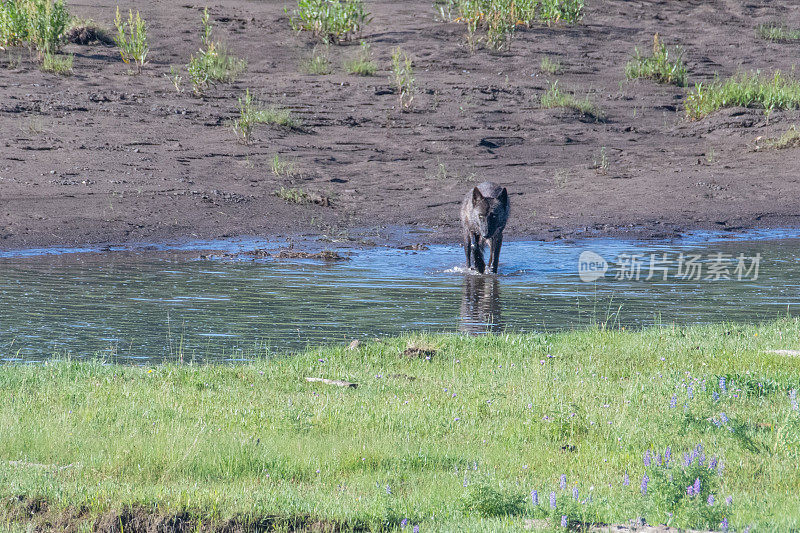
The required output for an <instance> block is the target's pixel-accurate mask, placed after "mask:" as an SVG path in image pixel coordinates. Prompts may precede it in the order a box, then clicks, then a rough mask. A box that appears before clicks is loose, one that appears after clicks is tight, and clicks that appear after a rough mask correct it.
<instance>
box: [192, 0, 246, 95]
mask: <svg viewBox="0 0 800 533" xmlns="http://www.w3.org/2000/svg"><path fill="white" fill-rule="evenodd" d="M201 21H202V34H201V35H200V40H201V46H200V50H199V51H198V52H197V54H193V55H192V56H191V57H190V58H189V64H188V65H186V70H187V71H188V72H189V78H190V79H191V81H192V89H193V91H194V94H195V95H197V96H201V95H202V94H203V93H204V92H205V90H206V88H207V87H208V86H209V85H210V84H211V83H214V82H231V81H233V80H235V79H236V77H237V76H238V75H239V74H241V73H242V71H244V69H245V68H247V62H246V61H245V60H243V59H238V58H236V57H233V56H231V55H230V54H228V52H227V51H226V50H225V49H224V48H223V47H222V46H221V45H220V44H219V43H218V42H215V41H214V40H212V38H211V29H212V26H211V22H210V18H209V15H208V8H205V9H204V10H203V15H202V18H201Z"/></svg>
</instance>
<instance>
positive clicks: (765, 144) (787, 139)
mask: <svg viewBox="0 0 800 533" xmlns="http://www.w3.org/2000/svg"><path fill="white" fill-rule="evenodd" d="M762 148H773V149H775V150H785V149H786V148H800V130H798V129H797V126H795V125H794V124H793V125H791V126H789V129H788V130H786V131H785V132H784V133H783V134H782V135H781V136H780V137H778V138H777V139H775V138H773V139H763V138H761V137H759V138H757V139H756V150H761V149H762Z"/></svg>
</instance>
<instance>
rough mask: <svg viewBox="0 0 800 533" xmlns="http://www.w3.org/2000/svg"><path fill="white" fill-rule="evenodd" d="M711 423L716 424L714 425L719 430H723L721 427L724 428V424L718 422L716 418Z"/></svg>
mask: <svg viewBox="0 0 800 533" xmlns="http://www.w3.org/2000/svg"><path fill="white" fill-rule="evenodd" d="M711 421H712V422H713V423H714V425H715V426H717V427H718V428H721V427H722V422H720V421H719V420H717V418H716V417H714V418H712V419H711Z"/></svg>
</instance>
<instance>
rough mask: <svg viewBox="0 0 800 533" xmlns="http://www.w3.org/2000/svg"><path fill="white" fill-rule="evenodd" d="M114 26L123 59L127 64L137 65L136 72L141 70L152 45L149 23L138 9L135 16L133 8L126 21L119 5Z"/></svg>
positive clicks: (116, 42)
mask: <svg viewBox="0 0 800 533" xmlns="http://www.w3.org/2000/svg"><path fill="white" fill-rule="evenodd" d="M114 27H115V28H116V29H117V35H116V37H115V38H114V43H115V44H116V45H117V47H118V48H119V55H120V57H121V58H122V61H123V62H124V63H125V64H126V65H127V64H129V63H131V62H132V63H133V64H134V65H136V72H141V71H142V67H143V66H144V64H145V62H146V61H147V53H148V52H149V51H150V46H149V45H148V44H147V24H146V23H145V21H144V19H142V17H141V16H140V15H139V12H138V11H137V12H136V16H134V15H133V10H128V20H127V21H124V20H123V19H122V15H120V13H119V6H117V16H116V18H115V19H114Z"/></svg>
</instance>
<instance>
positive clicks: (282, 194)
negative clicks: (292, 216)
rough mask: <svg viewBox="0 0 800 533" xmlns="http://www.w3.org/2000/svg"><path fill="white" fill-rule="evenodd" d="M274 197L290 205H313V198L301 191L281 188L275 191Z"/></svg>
mask: <svg viewBox="0 0 800 533" xmlns="http://www.w3.org/2000/svg"><path fill="white" fill-rule="evenodd" d="M274 194H275V196H277V197H278V198H280V199H282V200H286V201H287V202H289V203H291V204H310V203H313V198H312V196H311V195H310V194H308V193H307V192H306V191H304V190H303V189H299V188H287V187H281V188H280V189H278V190H277V191H275V193H274Z"/></svg>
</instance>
